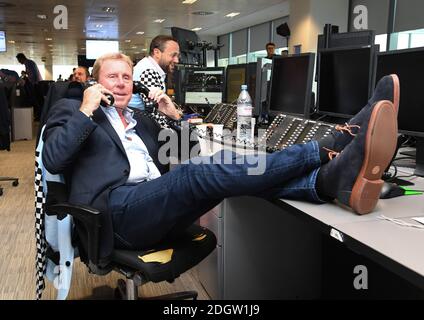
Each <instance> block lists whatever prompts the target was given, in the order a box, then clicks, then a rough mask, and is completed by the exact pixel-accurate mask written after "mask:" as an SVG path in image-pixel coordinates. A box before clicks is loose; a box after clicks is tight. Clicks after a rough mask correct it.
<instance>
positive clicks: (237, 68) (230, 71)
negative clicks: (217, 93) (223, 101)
mask: <svg viewBox="0 0 424 320" xmlns="http://www.w3.org/2000/svg"><path fill="white" fill-rule="evenodd" d="M243 84H247V83H246V65H245V64H235V65H229V66H227V102H228V103H236V100H237V98H238V96H239V94H240V91H241V86H242V85H243ZM247 89H249V87H248V88H247Z"/></svg>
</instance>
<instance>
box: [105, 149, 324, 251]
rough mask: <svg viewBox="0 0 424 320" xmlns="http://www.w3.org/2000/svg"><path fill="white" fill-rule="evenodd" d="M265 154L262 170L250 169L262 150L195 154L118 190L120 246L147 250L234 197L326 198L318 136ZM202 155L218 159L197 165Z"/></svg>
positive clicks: (115, 212)
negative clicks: (319, 184)
mask: <svg viewBox="0 0 424 320" xmlns="http://www.w3.org/2000/svg"><path fill="white" fill-rule="evenodd" d="M263 157H265V160H266V162H265V170H264V172H263V173H262V174H259V175H252V174H249V171H248V170H249V169H250V170H251V169H252V168H254V167H255V161H258V158H259V156H258V155H247V156H240V155H237V154H235V153H233V152H229V151H221V152H218V153H216V154H215V155H213V156H212V157H198V158H193V159H191V160H189V161H188V162H185V163H183V164H181V165H178V166H177V167H176V168H175V169H174V170H171V171H170V172H168V173H166V174H164V175H163V176H161V177H159V178H157V179H154V180H151V181H148V182H142V183H139V184H136V185H124V186H121V187H118V188H116V189H114V190H112V191H111V193H110V198H109V207H110V210H111V213H112V220H113V227H114V231H115V239H116V244H117V247H124V248H125V247H127V248H137V249H142V248H146V247H148V246H151V245H153V244H155V243H158V242H160V241H161V240H163V239H165V238H166V237H168V236H173V235H177V234H178V233H179V232H181V231H183V230H185V229H186V228H187V227H188V226H189V225H190V224H192V223H193V222H194V221H195V220H197V219H198V218H199V217H200V216H202V215H203V214H204V213H206V212H207V211H209V210H210V209H212V208H213V207H215V206H216V205H217V204H219V203H220V202H221V201H222V200H223V199H224V198H228V197H235V196H244V195H250V196H256V197H261V198H266V199H277V198H286V199H301V200H307V201H311V202H317V203H320V202H322V201H321V200H320V199H319V197H318V195H317V193H316V190H315V181H316V176H317V172H318V170H319V167H320V164H321V162H320V158H319V151H318V143H317V142H316V141H313V142H310V143H308V144H305V145H295V146H292V147H290V148H287V149H285V150H282V151H280V152H275V153H273V154H267V155H265V156H263ZM200 160H203V162H206V163H209V162H210V163H212V164H197V163H199V162H200ZM262 160H263V159H262ZM259 161H260V160H259ZM195 163H196V164H195ZM240 163H241V164H240ZM256 166H257V163H256Z"/></svg>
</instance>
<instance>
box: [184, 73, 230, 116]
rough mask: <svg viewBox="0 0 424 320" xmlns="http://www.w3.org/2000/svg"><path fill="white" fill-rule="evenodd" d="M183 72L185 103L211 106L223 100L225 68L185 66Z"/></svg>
mask: <svg viewBox="0 0 424 320" xmlns="http://www.w3.org/2000/svg"><path fill="white" fill-rule="evenodd" d="M184 74H185V75H184V85H183V94H184V104H185V105H188V106H190V105H193V106H203V107H210V108H212V107H213V106H214V105H215V104H217V103H222V102H224V99H223V98H224V91H225V68H223V67H214V68H196V67H186V68H185V71H184Z"/></svg>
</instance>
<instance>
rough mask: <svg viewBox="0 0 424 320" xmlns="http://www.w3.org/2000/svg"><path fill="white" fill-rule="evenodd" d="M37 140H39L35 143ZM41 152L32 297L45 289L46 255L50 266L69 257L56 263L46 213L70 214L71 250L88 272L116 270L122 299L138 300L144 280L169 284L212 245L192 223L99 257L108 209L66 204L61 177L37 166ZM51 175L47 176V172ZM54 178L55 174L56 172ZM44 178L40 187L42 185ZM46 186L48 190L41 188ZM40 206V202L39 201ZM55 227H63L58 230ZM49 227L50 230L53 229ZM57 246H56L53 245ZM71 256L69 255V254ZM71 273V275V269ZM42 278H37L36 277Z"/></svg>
mask: <svg viewBox="0 0 424 320" xmlns="http://www.w3.org/2000/svg"><path fill="white" fill-rule="evenodd" d="M40 143H42V141H40ZM40 163H42V158H41V154H36V165H37V168H36V175H35V176H36V180H35V186H36V190H35V195H36V223H35V225H36V241H37V244H36V247H37V268H38V269H37V297H38V298H41V293H42V290H43V289H44V275H45V273H46V271H45V270H46V266H45V264H44V263H47V261H46V260H47V259H49V260H50V261H52V262H53V263H54V265H55V266H60V267H62V266H63V265H66V266H67V267H69V266H71V262H70V261H66V262H65V263H64V262H63V260H62V262H60V258H61V257H60V255H61V254H62V253H61V252H59V251H55V250H54V249H53V247H56V246H57V245H56V244H53V245H50V244H49V243H47V241H46V239H47V238H50V239H51V234H50V235H49V236H47V235H46V233H45V230H47V229H49V230H52V229H51V224H50V225H49V227H47V225H46V223H45V219H46V216H50V217H51V216H56V218H57V219H58V220H63V219H64V218H65V217H67V215H69V216H71V217H72V218H73V222H74V229H73V231H72V236H71V231H70V230H69V235H63V236H69V238H72V245H73V247H74V248H76V249H77V250H75V252H78V255H79V257H80V260H81V261H82V262H83V263H84V264H85V265H86V266H87V268H88V271H89V272H90V273H94V274H97V275H106V274H108V273H109V272H111V271H117V272H119V273H121V274H122V275H124V276H125V277H126V281H124V280H122V279H120V280H118V285H117V288H116V289H115V297H116V298H120V299H125V300H135V299H137V298H138V287H139V286H142V285H144V284H145V283H147V282H150V281H151V282H154V283H156V282H162V281H168V282H173V281H174V280H175V279H176V278H177V277H179V276H180V274H182V273H184V272H185V271H187V270H189V269H191V268H192V267H194V266H196V265H197V264H198V263H199V262H200V261H202V260H203V259H204V258H205V257H206V256H208V255H209V254H210V253H211V252H212V251H213V250H214V249H215V247H216V237H215V235H214V234H213V233H212V232H211V231H209V230H208V229H206V228H203V227H201V226H199V225H195V224H193V225H192V226H190V227H189V228H187V229H186V230H185V231H184V232H183V233H182V234H180V235H179V236H174V237H173V238H172V239H167V240H164V241H162V242H160V243H157V244H156V245H154V246H151V247H148V248H144V249H142V250H129V249H113V250H112V252H111V254H109V255H108V257H107V258H105V257H102V258H101V257H100V252H101V245H102V243H103V242H101V241H100V239H101V238H102V241H105V237H104V236H103V235H102V237H101V233H102V232H105V231H104V230H102V224H103V223H104V224H105V225H108V223H107V222H105V220H108V221H110V220H111V216H110V214H109V213H107V212H100V211H99V210H96V209H95V208H91V207H88V206H84V205H78V204H70V203H66V202H64V201H66V200H67V186H66V184H65V183H62V182H58V181H59V180H61V181H63V179H55V181H53V179H51V178H49V175H50V174H49V173H48V172H47V171H46V169H45V168H43V167H42V165H40ZM50 176H52V175H50ZM55 176H57V175H55ZM43 181H45V182H46V183H45V185H43ZM46 190H48V191H46ZM44 204H45V205H44ZM58 230H63V228H62V229H61V228H59V229H58ZM55 232H56V231H53V232H52V233H55ZM108 236H109V237H110V238H109V239H106V242H108V241H112V242H113V238H114V234H113V232H112V233H110V234H109V235H108ZM56 250H57V249H56ZM71 256H72V257H73V255H71ZM70 271H71V274H72V270H70ZM40 277H41V278H40ZM196 298H197V292H195V291H184V292H177V293H172V294H168V295H162V296H158V297H154V298H149V299H167V300H168V299H178V300H180V299H196Z"/></svg>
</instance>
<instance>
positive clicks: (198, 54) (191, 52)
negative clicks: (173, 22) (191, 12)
mask: <svg viewBox="0 0 424 320" xmlns="http://www.w3.org/2000/svg"><path fill="white" fill-rule="evenodd" d="M171 33H172V36H173V37H174V38H175V39H176V40H177V42H178V45H179V47H180V59H179V60H180V61H179V63H180V64H184V65H196V66H200V65H201V64H202V63H203V59H202V50H201V48H200V47H198V46H197V44H198V42H199V38H198V36H197V34H196V32H194V31H192V30H187V29H182V28H178V27H172V28H171Z"/></svg>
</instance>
